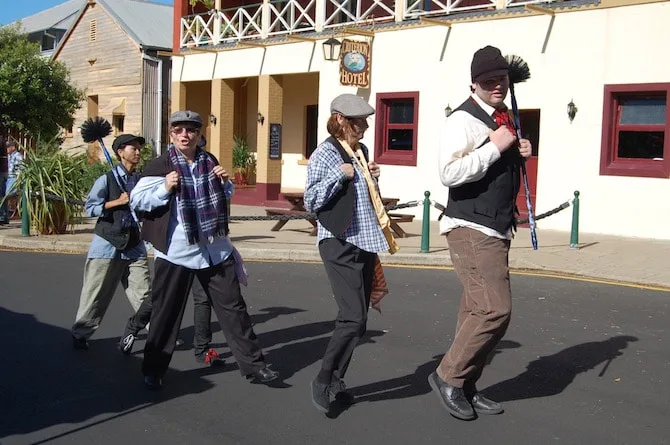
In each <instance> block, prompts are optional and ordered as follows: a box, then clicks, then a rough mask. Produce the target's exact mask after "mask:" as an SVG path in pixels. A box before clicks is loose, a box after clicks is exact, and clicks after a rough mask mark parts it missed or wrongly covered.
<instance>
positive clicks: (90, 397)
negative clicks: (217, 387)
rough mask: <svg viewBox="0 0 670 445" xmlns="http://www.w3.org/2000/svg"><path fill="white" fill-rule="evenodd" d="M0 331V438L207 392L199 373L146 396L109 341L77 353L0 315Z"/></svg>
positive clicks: (19, 319)
mask: <svg viewBox="0 0 670 445" xmlns="http://www.w3.org/2000/svg"><path fill="white" fill-rule="evenodd" d="M0 326H2V329H3V332H4V333H5V334H3V336H2V343H1V344H0V346H1V347H2V355H1V356H0V406H2V412H3V415H2V416H0V438H4V437H7V436H11V435H16V434H28V433H32V432H35V431H39V430H42V429H44V428H48V427H51V426H55V425H59V424H78V423H83V422H86V421H87V420H89V419H93V418H98V419H97V420H96V422H95V423H96V424H97V423H101V422H104V421H106V420H109V419H110V418H116V417H120V416H123V415H127V414H129V413H131V412H134V411H137V410H139V409H143V408H145V407H148V406H150V405H152V404H155V403H160V402H162V401H165V400H170V399H173V398H177V397H180V396H182V395H185V394H192V393H200V392H203V391H206V390H208V389H210V388H212V387H213V386H214V385H212V383H210V382H208V381H207V380H205V379H204V378H203V377H204V376H206V375H207V372H206V370H203V369H195V370H193V371H186V372H179V373H177V372H175V371H168V374H167V375H166V381H167V385H166V387H165V388H164V389H163V390H162V391H158V392H151V391H148V390H147V389H145V387H144V384H143V382H142V374H141V372H140V364H141V358H139V357H133V356H130V357H125V356H122V355H121V354H120V353H119V352H118V351H117V350H116V342H117V341H118V339H116V338H109V339H101V340H93V341H91V342H90V345H91V347H90V349H89V350H88V351H77V350H74V349H73V348H72V340H71V336H70V332H69V330H67V329H64V328H61V327H57V326H52V325H49V324H45V323H42V322H40V321H39V320H37V319H36V318H35V316H34V315H32V314H23V313H17V312H12V311H10V310H7V309H4V308H0ZM171 374H173V375H174V378H171ZM177 374H178V375H177ZM100 415H108V416H107V417H105V418H103V419H100V418H99V416H100ZM89 426H90V425H84V426H79V427H77V429H83V428H87V427H89ZM71 432H72V431H68V432H66V433H61V434H59V437H62V436H65V435H67V434H70V433H71ZM51 439H53V437H52V438H50V440H51Z"/></svg>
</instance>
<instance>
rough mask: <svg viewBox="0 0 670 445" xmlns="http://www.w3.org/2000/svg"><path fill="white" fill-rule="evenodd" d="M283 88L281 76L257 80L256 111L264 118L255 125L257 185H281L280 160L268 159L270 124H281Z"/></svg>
mask: <svg viewBox="0 0 670 445" xmlns="http://www.w3.org/2000/svg"><path fill="white" fill-rule="evenodd" d="M283 102H284V88H283V86H282V77H281V76H260V77H259V79H258V111H259V112H260V113H261V114H262V115H263V116H264V117H265V121H264V122H263V124H261V123H258V124H257V139H256V140H257V151H258V164H257V178H258V182H259V183H265V184H281V160H280V159H277V160H274V159H270V157H269V151H270V143H269V139H270V124H271V123H272V124H281V123H282V107H283Z"/></svg>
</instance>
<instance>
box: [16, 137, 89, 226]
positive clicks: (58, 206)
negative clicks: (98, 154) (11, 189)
mask: <svg viewBox="0 0 670 445" xmlns="http://www.w3.org/2000/svg"><path fill="white" fill-rule="evenodd" d="M23 150H24V153H25V159H24V161H23V169H22V170H21V171H20V172H19V175H18V177H17V179H16V189H17V190H20V191H25V192H27V196H29V197H30V198H29V199H28V202H27V208H28V212H29V213H30V221H31V224H32V226H33V228H34V229H35V230H36V231H37V232H38V233H40V234H44V235H51V234H59V233H65V232H66V231H67V229H68V227H71V226H72V225H73V224H74V223H75V222H76V221H77V220H78V219H79V218H81V217H82V216H83V215H84V208H83V207H82V206H81V201H82V199H83V198H84V197H85V196H86V194H87V192H88V187H90V184H88V183H87V180H86V179H87V175H86V174H85V172H86V171H87V170H88V169H89V166H88V159H87V155H86V153H81V154H77V155H74V156H72V155H70V154H68V153H66V152H65V151H62V150H60V148H59V147H58V144H57V141H56V140H52V141H49V142H43V141H38V143H37V147H36V148H34V149H30V148H26V147H23ZM24 196H25V194H24V193H21V192H20V193H19V197H18V199H19V203H18V208H19V212H20V211H21V209H22V201H23V199H24ZM54 197H57V199H54Z"/></svg>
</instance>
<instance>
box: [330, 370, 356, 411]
mask: <svg viewBox="0 0 670 445" xmlns="http://www.w3.org/2000/svg"><path fill="white" fill-rule="evenodd" d="M328 394H329V395H330V397H332V398H333V399H335V400H336V401H338V402H340V403H342V404H343V405H353V403H354V395H353V394H352V393H351V392H349V391H347V385H346V384H345V383H344V380H341V379H339V378H337V377H333V380H332V381H331V382H330V386H329V387H328Z"/></svg>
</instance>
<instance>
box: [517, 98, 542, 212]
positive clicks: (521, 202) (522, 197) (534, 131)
mask: <svg viewBox="0 0 670 445" xmlns="http://www.w3.org/2000/svg"><path fill="white" fill-rule="evenodd" d="M519 119H520V120H521V135H522V136H523V137H524V138H526V139H528V140H530V143H531V144H532V146H533V154H532V156H531V157H530V158H528V159H527V160H526V172H527V173H528V188H529V189H530V202H531V204H532V206H533V213H534V214H537V208H536V205H535V202H536V201H535V194H536V190H537V160H538V155H539V153H540V110H519ZM516 205H517V207H518V208H519V217H518V219H524V218H527V217H528V208H527V205H526V191H525V189H524V185H523V179H522V181H521V188H520V190H519V194H518V195H517V198H516Z"/></svg>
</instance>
